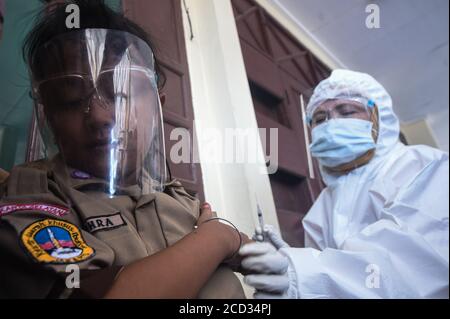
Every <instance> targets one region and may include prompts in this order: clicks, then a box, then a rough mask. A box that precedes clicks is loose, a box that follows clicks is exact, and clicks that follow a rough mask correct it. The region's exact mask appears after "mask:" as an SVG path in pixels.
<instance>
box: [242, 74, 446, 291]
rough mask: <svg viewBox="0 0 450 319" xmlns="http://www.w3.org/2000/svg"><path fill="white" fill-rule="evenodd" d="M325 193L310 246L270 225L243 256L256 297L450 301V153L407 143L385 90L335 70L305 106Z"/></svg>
mask: <svg viewBox="0 0 450 319" xmlns="http://www.w3.org/2000/svg"><path fill="white" fill-rule="evenodd" d="M307 117H308V119H307V120H308V123H309V126H310V128H311V129H312V144H311V145H310V150H311V154H312V155H313V156H314V157H315V158H317V160H318V161H319V164H320V170H321V173H322V178H323V180H324V182H325V183H326V185H327V187H326V188H325V189H324V190H323V191H322V193H321V194H320V196H319V198H318V199H317V201H316V202H315V203H314V205H313V207H312V208H311V210H310V211H309V212H308V214H307V215H306V217H305V218H304V220H303V226H304V229H305V246H306V248H291V247H289V246H288V245H287V244H286V243H285V242H284V241H283V240H282V238H281V236H280V235H279V234H278V233H277V232H276V231H275V230H274V229H273V227H271V226H268V225H267V226H265V229H264V230H261V231H262V234H263V235H264V236H263V238H264V240H265V242H264V243H251V244H248V245H246V246H244V247H243V248H242V249H241V251H240V253H241V255H242V256H243V257H244V260H243V261H242V267H243V268H244V269H246V270H247V271H248V272H249V273H251V274H249V275H248V276H246V278H245V281H246V282H247V283H248V284H249V285H251V286H253V287H254V288H255V289H256V293H255V297H256V298H305V299H306V298H448V296H449V291H448V289H449V288H448V285H449V277H448V259H449V258H448V257H449V252H448V249H449V246H448V236H449V229H448V216H449V205H448V191H449V180H448V176H449V175H448V173H449V172H448V168H449V165H448V154H447V153H444V152H441V151H439V150H436V149H433V148H430V147H427V146H405V145H403V144H402V143H401V142H400V141H399V133H400V129H399V121H398V119H397V116H396V115H395V113H394V111H393V109H392V100H391V97H390V96H389V94H388V93H387V92H386V90H385V89H384V88H383V86H382V85H381V84H379V83H378V82H377V81H376V80H375V79H373V78H372V77H371V76H369V75H367V74H363V73H358V72H353V71H348V70H336V71H334V72H333V73H332V75H331V76H330V77H329V78H328V79H326V80H324V81H322V82H321V83H320V84H319V85H318V86H317V88H316V89H315V91H314V94H313V95H312V97H311V99H310V102H309V104H308V107H307Z"/></svg>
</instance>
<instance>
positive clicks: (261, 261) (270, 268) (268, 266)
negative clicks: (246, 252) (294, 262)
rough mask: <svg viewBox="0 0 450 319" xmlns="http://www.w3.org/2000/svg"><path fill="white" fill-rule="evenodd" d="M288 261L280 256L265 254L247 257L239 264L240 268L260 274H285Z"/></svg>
mask: <svg viewBox="0 0 450 319" xmlns="http://www.w3.org/2000/svg"><path fill="white" fill-rule="evenodd" d="M288 266H289V261H288V260H287V258H286V257H284V256H282V255H281V254H278V253H277V254H267V255H260V256H255V257H253V256H251V257H247V258H245V259H244V260H242V262H241V267H242V268H244V269H245V270H248V271H254V272H257V273H260V274H261V273H262V274H285V273H286V271H287V269H288Z"/></svg>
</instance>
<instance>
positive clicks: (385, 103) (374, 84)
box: [308, 70, 400, 185]
mask: <svg viewBox="0 0 450 319" xmlns="http://www.w3.org/2000/svg"><path fill="white" fill-rule="evenodd" d="M336 87H340V88H342V89H343V90H344V91H349V90H351V91H352V92H359V93H360V95H362V96H365V97H367V98H368V99H369V100H372V101H374V102H375V104H376V105H377V107H378V118H379V123H378V125H379V133H378V139H377V142H376V151H375V156H374V158H373V159H372V160H371V161H370V162H369V163H368V164H367V165H364V166H362V167H360V168H358V169H356V170H354V171H353V174H358V175H360V174H364V175H365V174H366V173H368V174H369V173H370V171H372V170H373V169H374V168H375V167H377V166H379V165H378V164H377V163H378V162H380V161H381V162H382V161H383V158H385V156H386V155H387V154H388V153H389V152H390V151H391V150H392V149H394V147H395V146H396V144H398V143H399V135H400V123H399V120H398V118H397V116H396V115H395V113H394V110H393V106H392V98H391V96H390V95H389V93H388V92H387V91H386V89H385V88H384V87H383V86H382V85H381V84H380V83H379V82H378V81H376V80H375V79H374V78H373V77H372V76H370V75H368V74H365V73H360V72H355V71H350V70H335V71H333V73H332V74H331V76H330V77H329V78H327V79H325V80H323V81H322V82H321V83H320V84H319V85H318V86H317V87H316V89H315V90H314V94H313V95H312V97H311V99H310V102H309V104H308V109H310V108H311V106H312V105H315V104H317V101H318V100H320V99H322V98H323V96H324V95H326V96H330V94H329V92H330V91H332V92H336V94H338V91H337V90H336ZM333 94H334V93H333ZM320 171H321V173H322V177H323V179H324V182H325V183H326V184H327V185H331V184H333V183H336V182H338V180H339V178H340V177H342V176H343V175H342V173H333V172H330V171H328V170H326V169H324V168H323V167H321V168H320Z"/></svg>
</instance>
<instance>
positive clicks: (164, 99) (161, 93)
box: [159, 92, 166, 107]
mask: <svg viewBox="0 0 450 319" xmlns="http://www.w3.org/2000/svg"><path fill="white" fill-rule="evenodd" d="M159 100H160V101H161V107H164V104H166V93H163V92H160V93H159Z"/></svg>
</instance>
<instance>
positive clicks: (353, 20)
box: [273, 0, 449, 147]
mask: <svg viewBox="0 0 450 319" xmlns="http://www.w3.org/2000/svg"><path fill="white" fill-rule="evenodd" d="M273 1H274V2H275V3H276V4H277V5H278V6H280V7H281V8H282V9H283V10H284V11H285V12H286V13H288V14H289V15H290V16H291V17H292V18H293V19H294V20H295V22H296V23H297V24H298V25H299V26H300V27H301V28H303V29H306V30H307V31H308V32H309V33H310V34H311V35H312V36H313V37H315V38H316V40H317V41H318V42H320V43H321V44H322V46H323V47H324V48H325V49H326V50H327V51H329V52H330V53H331V54H332V55H333V56H334V58H335V59H336V60H337V62H338V64H340V65H341V66H342V67H347V68H350V69H354V70H358V71H364V72H367V73H370V74H372V75H373V76H374V77H375V78H377V79H378V80H379V81H380V82H381V83H382V84H383V85H384V86H385V87H386V89H387V90H388V91H389V92H390V93H391V95H392V97H393V100H394V108H395V110H396V113H397V114H398V115H399V117H400V119H401V121H402V122H403V123H410V122H415V121H418V120H421V119H428V120H429V122H432V123H437V122H438V124H439V125H443V126H444V130H443V132H444V133H443V134H445V132H446V135H447V142H446V143H447V145H448V109H449V102H448V101H449V89H448V86H449V65H448V56H449V47H448V42H449V41H448V38H449V1H448V0H429V1H425V0H408V1H386V0H372V1H370V0H273ZM370 3H375V4H377V5H378V6H379V8H380V18H381V20H380V22H381V25H380V28H379V29H368V28H367V27H366V23H365V21H366V19H367V16H368V15H369V13H366V6H367V5H368V4H370ZM442 115H445V117H446V119H445V121H442ZM436 119H441V120H440V121H436ZM445 126H446V127H445ZM440 130H441V131H442V127H440ZM435 133H439V132H435ZM439 134H441V133H439ZM441 138H442V137H441ZM447 147H448V146H447Z"/></svg>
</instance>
